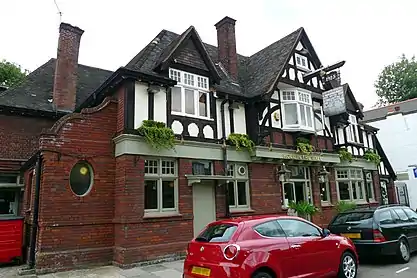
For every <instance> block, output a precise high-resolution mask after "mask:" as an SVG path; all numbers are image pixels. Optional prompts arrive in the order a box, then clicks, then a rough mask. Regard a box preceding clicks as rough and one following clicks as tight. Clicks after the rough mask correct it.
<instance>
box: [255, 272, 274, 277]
mask: <svg viewBox="0 0 417 278" xmlns="http://www.w3.org/2000/svg"><path fill="white" fill-rule="evenodd" d="M252 278H274V277H273V276H272V275H271V274H269V273H267V272H257V273H255V274H254V275H253V276H252Z"/></svg>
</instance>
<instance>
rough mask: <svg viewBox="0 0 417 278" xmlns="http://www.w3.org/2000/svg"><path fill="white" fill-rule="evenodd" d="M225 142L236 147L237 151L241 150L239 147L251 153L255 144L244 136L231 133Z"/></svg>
mask: <svg viewBox="0 0 417 278" xmlns="http://www.w3.org/2000/svg"><path fill="white" fill-rule="evenodd" d="M227 140H229V141H230V142H231V143H232V144H233V145H234V146H236V150H238V151H239V150H241V147H244V148H246V149H247V150H248V151H249V152H250V153H251V152H253V150H254V148H255V143H254V142H253V141H252V140H251V139H249V136H248V135H246V134H239V133H231V134H229V136H228V137H227Z"/></svg>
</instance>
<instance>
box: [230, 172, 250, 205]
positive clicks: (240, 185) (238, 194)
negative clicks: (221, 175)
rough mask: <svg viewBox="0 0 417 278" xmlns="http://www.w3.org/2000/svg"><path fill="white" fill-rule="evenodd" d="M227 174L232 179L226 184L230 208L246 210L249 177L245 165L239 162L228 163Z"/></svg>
mask: <svg viewBox="0 0 417 278" xmlns="http://www.w3.org/2000/svg"><path fill="white" fill-rule="evenodd" d="M228 176H232V177H233V180H232V181H229V183H228V184H227V186H228V191H229V206H230V209H231V210H232V211H233V210H239V209H241V210H242V209H243V210H246V209H248V208H249V199H250V198H249V196H250V195H249V178H248V174H247V166H246V165H240V164H229V170H228Z"/></svg>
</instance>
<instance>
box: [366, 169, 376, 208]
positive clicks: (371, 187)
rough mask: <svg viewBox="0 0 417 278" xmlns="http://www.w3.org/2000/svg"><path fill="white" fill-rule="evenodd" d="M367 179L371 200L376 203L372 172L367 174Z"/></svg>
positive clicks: (367, 189) (367, 188)
mask: <svg viewBox="0 0 417 278" xmlns="http://www.w3.org/2000/svg"><path fill="white" fill-rule="evenodd" d="M365 177H366V191H367V193H368V198H369V200H372V201H374V200H375V192H374V180H373V178H372V173H371V172H366V173H365Z"/></svg>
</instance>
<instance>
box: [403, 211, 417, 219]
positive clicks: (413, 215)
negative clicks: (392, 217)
mask: <svg viewBox="0 0 417 278" xmlns="http://www.w3.org/2000/svg"><path fill="white" fill-rule="evenodd" d="M404 211H405V213H406V214H407V216H408V218H409V219H410V220H411V222H417V213H416V212H415V211H413V210H411V209H409V208H404Z"/></svg>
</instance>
